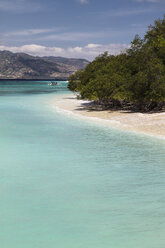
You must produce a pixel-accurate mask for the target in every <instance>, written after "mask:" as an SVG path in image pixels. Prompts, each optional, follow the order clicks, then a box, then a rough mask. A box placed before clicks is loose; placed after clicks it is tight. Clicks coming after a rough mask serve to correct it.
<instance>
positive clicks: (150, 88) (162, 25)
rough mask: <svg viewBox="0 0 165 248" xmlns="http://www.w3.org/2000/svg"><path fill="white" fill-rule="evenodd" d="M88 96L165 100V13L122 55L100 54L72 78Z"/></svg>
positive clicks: (72, 83)
mask: <svg viewBox="0 0 165 248" xmlns="http://www.w3.org/2000/svg"><path fill="white" fill-rule="evenodd" d="M69 88H70V89H71V90H73V91H78V92H79V93H80V96H81V97H82V98H85V99H93V100H99V101H105V100H106V101H107V100H115V101H120V102H122V101H127V102H131V103H133V104H136V105H138V104H139V106H142V105H146V104H148V103H152V105H153V106H154V104H153V103H156V104H160V103H163V102H165V15H164V18H163V19H162V20H156V21H155V24H154V26H150V27H149V29H148V31H147V32H146V35H145V36H144V38H143V39H141V38H140V37H139V36H138V35H136V36H135V38H134V40H133V41H132V42H131V45H130V48H129V49H127V50H126V51H125V52H123V53H121V54H120V55H117V56H114V55H108V53H107V52H105V53H104V54H102V55H100V56H98V57H97V58H96V59H95V60H94V61H93V62H91V63H90V64H88V65H87V66H86V68H85V69H84V70H81V71H78V72H76V73H75V74H74V75H72V76H71V77H70V79H69Z"/></svg>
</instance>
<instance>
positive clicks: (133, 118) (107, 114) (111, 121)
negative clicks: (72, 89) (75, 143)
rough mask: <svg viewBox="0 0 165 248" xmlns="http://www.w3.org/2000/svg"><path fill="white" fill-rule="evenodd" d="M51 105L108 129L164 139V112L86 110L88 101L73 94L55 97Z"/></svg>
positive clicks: (60, 110)
mask: <svg viewBox="0 0 165 248" xmlns="http://www.w3.org/2000/svg"><path fill="white" fill-rule="evenodd" d="M51 104H52V106H53V108H55V109H56V110H57V111H59V112H62V113H64V114H67V115H68V114H69V115H70V114H71V115H75V116H77V117H83V118H88V120H91V121H94V122H99V123H100V124H103V125H106V126H109V127H116V128H120V129H123V130H126V131H131V132H136V133H141V134H146V135H149V136H153V137H157V138H161V139H165V112H162V113H153V114H148V113H131V112H128V111H121V110H118V111H110V110H101V111H95V110H89V109H88V108H86V106H87V105H88V104H89V101H84V100H77V98H76V96H75V95H74V94H65V95H60V96H58V97H55V98H54V100H53V102H51Z"/></svg>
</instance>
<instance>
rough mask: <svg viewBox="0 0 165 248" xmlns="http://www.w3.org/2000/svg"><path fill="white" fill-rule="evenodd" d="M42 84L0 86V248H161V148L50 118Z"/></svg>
mask: <svg viewBox="0 0 165 248" xmlns="http://www.w3.org/2000/svg"><path fill="white" fill-rule="evenodd" d="M48 83H49V82H42V83H40V82H3V83H2V82H0V248H164V247H165V141H163V140H159V139H156V138H155V139H154V138H150V137H147V136H142V135H136V134H131V133H127V132H123V131H118V130H115V129H110V128H107V127H104V126H100V125H97V124H94V123H92V122H91V123H90V122H87V121H85V120H84V121H83V120H82V119H81V120H78V119H76V118H72V117H70V116H67V115H64V114H61V113H58V112H56V110H55V109H54V108H53V107H52V105H51V104H50V102H52V100H53V99H55V98H56V96H57V95H59V94H64V93H67V94H68V90H67V87H66V83H65V82H59V83H58V84H59V85H58V86H54V87H52V86H50V85H48Z"/></svg>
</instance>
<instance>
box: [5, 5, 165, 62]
mask: <svg viewBox="0 0 165 248" xmlns="http://www.w3.org/2000/svg"><path fill="white" fill-rule="evenodd" d="M164 13H165V0H113V1H112V0H33V1H32V0H0V50H4V49H6V50H10V51H13V52H26V53H29V54H32V55H37V56H43V55H54V56H65V57H77V58H87V59H90V60H92V59H93V58H94V57H95V56H97V55H98V54H100V53H102V52H104V51H109V53H112V54H116V53H118V52H120V51H122V50H124V49H125V48H126V47H127V46H128V45H129V43H130V42H131V40H132V39H133V37H134V36H135V34H139V35H140V36H143V34H144V33H145V31H146V30H147V27H148V25H149V24H153V22H154V20H155V19H158V18H162V17H163V14H164Z"/></svg>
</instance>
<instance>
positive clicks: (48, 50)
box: [0, 44, 129, 60]
mask: <svg viewBox="0 0 165 248" xmlns="http://www.w3.org/2000/svg"><path fill="white" fill-rule="evenodd" d="M128 47H129V45H127V44H107V45H102V44H88V45H86V46H82V47H81V46H77V47H67V48H61V47H45V46H40V45H36V44H31V45H23V46H20V47H16V46H15V47H9V46H0V50H9V51H11V52H23V53H28V54H30V55H34V56H64V57H72V58H86V59H89V60H92V59H94V58H95V57H96V56H98V55H99V54H101V53H104V52H105V51H108V52H109V54H119V53H120V52H121V51H124V50H125V49H126V48H128Z"/></svg>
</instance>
